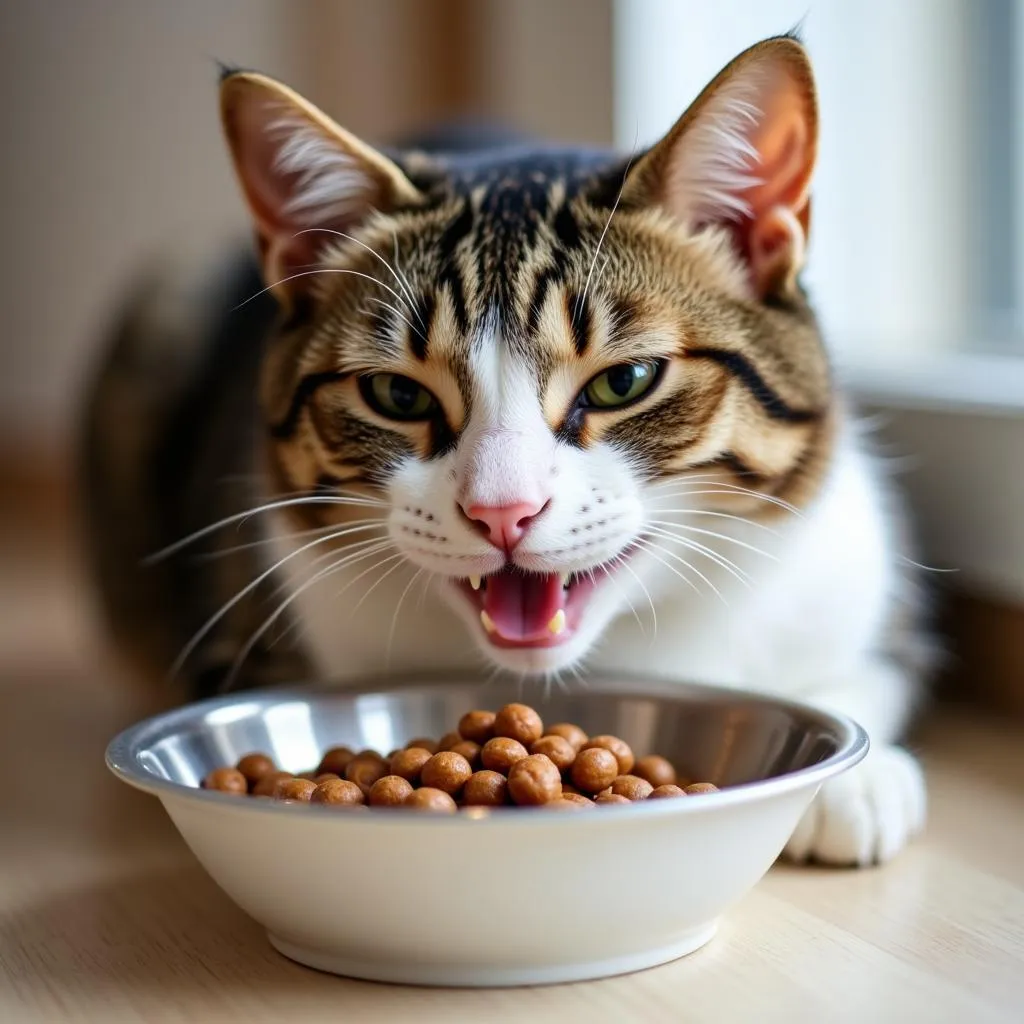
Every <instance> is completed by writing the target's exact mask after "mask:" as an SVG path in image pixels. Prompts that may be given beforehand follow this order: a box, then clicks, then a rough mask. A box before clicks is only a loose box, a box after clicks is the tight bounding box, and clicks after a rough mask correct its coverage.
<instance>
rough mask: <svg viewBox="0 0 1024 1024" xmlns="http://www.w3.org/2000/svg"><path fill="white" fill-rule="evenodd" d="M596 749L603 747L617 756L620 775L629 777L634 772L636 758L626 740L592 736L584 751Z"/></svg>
mask: <svg viewBox="0 0 1024 1024" xmlns="http://www.w3.org/2000/svg"><path fill="white" fill-rule="evenodd" d="M594 747H603V748H604V749H605V750H610V751H611V752H612V753H613V754H614V755H615V760H616V761H618V762H619V775H628V774H629V773H630V772H631V771H632V770H633V765H634V764H635V763H636V758H635V757H634V756H633V751H632V750H631V749H630V747H629V744H628V743H627V742H626V741H625V740H620V739H619V737H618V736H591V738H590V739H589V740H587V742H586V744H585V745H584V747H583V749H584V750H589V749H593V748H594Z"/></svg>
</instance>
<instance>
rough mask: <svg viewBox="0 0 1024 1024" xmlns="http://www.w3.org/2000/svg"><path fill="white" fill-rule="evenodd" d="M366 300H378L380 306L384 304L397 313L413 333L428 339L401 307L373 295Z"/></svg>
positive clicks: (367, 311)
mask: <svg viewBox="0 0 1024 1024" xmlns="http://www.w3.org/2000/svg"><path fill="white" fill-rule="evenodd" d="M366 301H367V302H376V303H377V305H378V306H383V307H384V308H385V309H388V310H390V311H391V312H392V313H394V314H395V316H397V317H398V318H399V319H400V320H401V321H403V322H404V323H405V325H406V326H407V327H408V328H409V330H410V331H412V332H413V334H415V335H417V336H418V337H420V338H422V339H423V340H424V341H426V340H427V339H426V337H425V336H424V334H423V331H421V330H420V329H419V328H418V327H417V326H416V325H415V324H414V323H413V322H412V321H411V320H410V319H409V318H408V317H407V316H406V315H405V314H404V313H403V312H402V311H401V310H400V309H398V307H397V306H392V305H391V303H390V302H385V301H384V299H378V298H375V297H374V296H372V295H371V296H370V297H369V298H368V299H367V300H366ZM362 312H363V314H364V315H368V314H369V310H363V311H362Z"/></svg>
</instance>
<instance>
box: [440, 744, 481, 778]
mask: <svg viewBox="0 0 1024 1024" xmlns="http://www.w3.org/2000/svg"><path fill="white" fill-rule="evenodd" d="M448 749H449V750H451V752H452V753H453V754H461V755H462V756H463V757H464V758H465V759H466V760H467V761H468V762H469V765H470V767H471V768H472V769H473V771H476V770H477V768H479V767H480V744H479V743H474V742H473V741H472V740H459V742H458V743H454V744H452V746H451V747H449V748H448Z"/></svg>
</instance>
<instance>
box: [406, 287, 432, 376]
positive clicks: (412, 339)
mask: <svg viewBox="0 0 1024 1024" xmlns="http://www.w3.org/2000/svg"><path fill="white" fill-rule="evenodd" d="M412 320H413V322H414V323H415V324H416V327H415V329H410V331H409V348H410V349H411V350H412V354H413V355H414V356H415V357H416V358H417V359H418V360H419V361H420V362H421V363H422V362H425V361H426V358H427V348H428V346H429V345H430V328H431V327H432V326H433V323H434V296H433V295H422V296H420V300H419V302H418V303H417V304H416V309H415V310H414V316H413V317H412Z"/></svg>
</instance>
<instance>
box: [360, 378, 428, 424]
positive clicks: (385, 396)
mask: <svg viewBox="0 0 1024 1024" xmlns="http://www.w3.org/2000/svg"><path fill="white" fill-rule="evenodd" d="M359 389H360V391H361V392H362V394H363V399H364V400H365V401H366V404H367V405H368V406H369V407H370V408H371V409H373V410H374V411H375V412H378V413H380V415H381V416H387V417H388V419H392V420H425V419H429V418H430V417H431V416H433V414H434V413H435V412H436V411H437V399H436V398H434V396H433V395H432V394H431V393H430V392H429V391H428V390H427V389H426V388H425V387H424V386H423V385H422V384H417V383H416V381H414V380H413V379H412V378H411V377H403V376H402V375H401V374H400V373H372V374H369V375H368V376H366V377H360V378H359Z"/></svg>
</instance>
